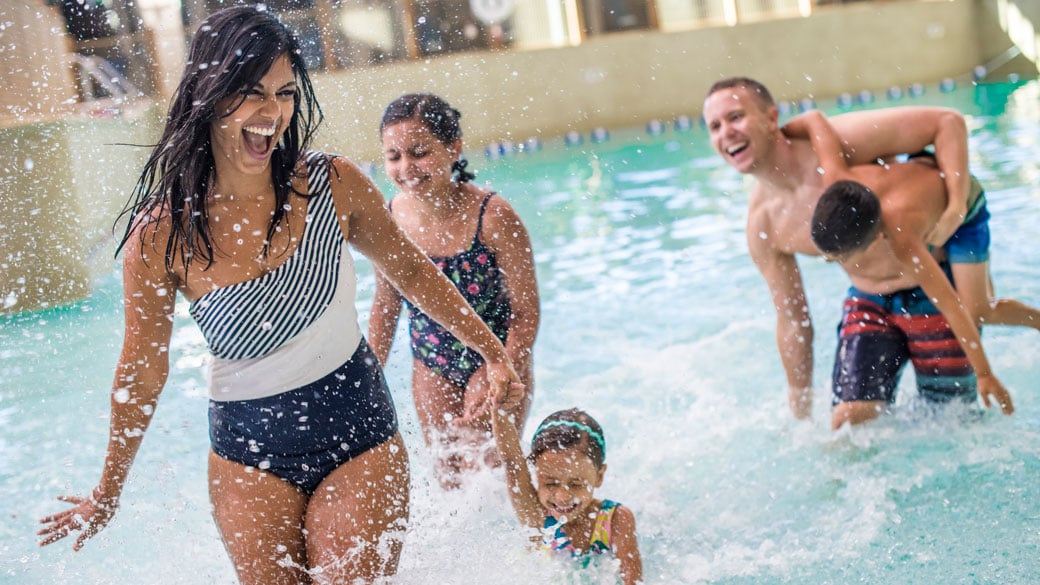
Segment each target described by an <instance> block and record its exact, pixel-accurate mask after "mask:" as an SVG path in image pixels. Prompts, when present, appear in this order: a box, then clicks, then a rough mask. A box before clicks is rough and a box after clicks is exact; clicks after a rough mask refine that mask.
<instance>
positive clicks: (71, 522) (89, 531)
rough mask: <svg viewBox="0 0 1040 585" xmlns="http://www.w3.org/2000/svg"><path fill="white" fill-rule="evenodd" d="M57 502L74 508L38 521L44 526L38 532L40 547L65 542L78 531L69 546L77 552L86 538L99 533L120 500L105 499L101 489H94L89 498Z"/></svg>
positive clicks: (70, 497) (71, 497)
mask: <svg viewBox="0 0 1040 585" xmlns="http://www.w3.org/2000/svg"><path fill="white" fill-rule="evenodd" d="M58 500H59V501H62V502H68V503H70V504H72V505H73V507H71V508H69V509H68V510H64V511H62V512H58V513H57V514H52V515H50V516H47V517H44V518H41V519H40V523H41V524H45V525H46V526H45V527H44V528H42V529H41V530H40V531H39V532H37V533H36V534H37V536H42V537H43V538H41V539H40V546H47V545H48V544H53V543H55V542H58V541H59V540H61V539H63V538H65V537H66V536H68V535H69V534H70V533H72V532H73V531H76V530H79V531H81V532H80V535H79V536H78V537H77V538H76V542H75V543H73V545H72V550H76V551H78V550H79V549H81V548H83V545H84V544H85V543H86V542H87V540H88V539H89V538H91V537H92V536H94V535H95V534H97V533H98V532H101V530H102V529H103V528H104V527H105V526H106V525H107V524H108V522H109V520H111V519H112V516H114V515H115V513H116V508H118V507H119V498H118V497H111V496H104V495H103V494H101V487H100V486H99V487H96V488H94V491H93V492H92V493H91V495H90V497H87V498H81V497H79V496H58Z"/></svg>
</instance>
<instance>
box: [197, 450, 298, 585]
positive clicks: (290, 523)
mask: <svg viewBox="0 0 1040 585" xmlns="http://www.w3.org/2000/svg"><path fill="white" fill-rule="evenodd" d="M209 497H210V501H211V502H212V504H213V517H214V519H215V520H216V522H217V529H218V530H219V531H220V536H221V538H222V539H223V540H224V546H225V547H226V548H227V551H228V555H229V556H230V557H231V562H232V563H234V565H235V571H236V572H237V573H238V580H239V582H240V583H241V584H242V585H254V584H255V585H265V584H271V585H302V584H306V583H310V579H309V577H308V575H307V573H306V571H305V567H307V553H306V545H305V542H304V534H303V526H304V514H305V512H306V509H307V495H306V494H304V493H303V492H302V491H300V490H299V489H297V488H296V487H294V486H293V485H291V484H289V483H288V482H286V481H284V480H282V479H281V478H278V477H276V476H274V475H272V474H270V473H266V472H263V471H261V470H259V469H256V468H250V467H247V466H245V465H242V464H240V463H235V462H233V461H229V460H227V459H224V458H223V457H220V456H219V455H217V454H215V453H213V452H212V451H210V454H209Z"/></svg>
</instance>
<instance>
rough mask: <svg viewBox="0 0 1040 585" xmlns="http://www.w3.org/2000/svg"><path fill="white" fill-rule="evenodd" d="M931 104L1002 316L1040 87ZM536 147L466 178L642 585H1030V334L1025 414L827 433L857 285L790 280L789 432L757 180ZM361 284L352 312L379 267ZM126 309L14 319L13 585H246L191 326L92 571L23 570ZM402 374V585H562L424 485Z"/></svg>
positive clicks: (92, 435)
mask: <svg viewBox="0 0 1040 585" xmlns="http://www.w3.org/2000/svg"><path fill="white" fill-rule="evenodd" d="M926 89H927V91H926V92H924V93H923V94H922V95H920V96H918V97H917V98H915V99H916V101H915V102H914V103H930V104H941V105H947V106H951V107H955V108H957V109H959V110H961V111H962V112H964V113H965V114H966V115H967V116H968V120H969V127H970V130H971V138H970V140H971V162H972V167H973V170H974V172H975V173H976V174H977V175H978V176H979V178H980V179H981V180H982V182H983V183H984V184H985V186H986V187H987V193H988V198H989V204H990V210H991V212H992V213H993V219H992V220H991V227H992V229H993V261H992V268H993V275H994V280H995V284H996V287H997V290H998V292H999V293H1000V294H1002V295H1004V296H1010V297H1015V298H1019V299H1022V300H1024V301H1026V302H1029V303H1031V304H1033V305H1037V304H1040V292H1038V290H1040V289H1038V287H1037V283H1038V282H1040V268H1038V267H1040V250H1038V249H1037V247H1036V246H1035V242H1036V241H1037V239H1038V238H1040V221H1038V219H1040V211H1038V209H1040V206H1038V203H1040V187H1037V185H1040V164H1038V163H1037V162H1036V157H1035V154H1036V152H1037V147H1038V142H1040V105H1038V104H1040V84H1038V83H1037V82H1029V83H1020V84H1015V85H992V86H979V87H971V86H967V85H965V86H962V87H961V88H959V89H957V90H956V91H952V92H949V93H944V92H941V91H939V89H938V88H937V87H934V86H932V87H928V88H926ZM823 105H824V106H825V107H826V109H827V110H828V112H829V113H832V114H833V113H837V112H839V111H841V108H839V107H838V106H837V105H834V104H823ZM872 105H887V104H886V103H884V100H882V99H879V100H878V101H877V102H875V103H874V104H872ZM853 107H854V106H853ZM542 146H543V147H542V148H541V149H533V150H531V151H528V152H517V153H515V154H512V155H509V156H495V157H494V158H487V157H486V156H485V154H484V153H483V152H481V151H479V150H476V151H474V152H472V153H470V158H471V159H472V167H475V168H476V169H477V170H478V172H479V175H478V181H488V182H489V183H490V184H491V185H493V186H494V187H495V188H496V189H497V190H498V191H499V192H501V193H502V194H503V195H504V196H506V197H508V198H509V199H510V200H511V201H512V202H513V204H514V206H515V207H516V208H517V210H518V212H519V213H520V215H521V217H523V219H524V221H525V223H526V224H527V227H528V229H529V231H530V232H531V236H532V241H533V245H534V248H535V257H536V262H537V265H538V276H539V280H540V286H541V291H542V302H543V316H542V318H543V321H542V323H543V325H542V329H541V333H540V336H539V340H538V343H537V345H536V349H535V353H536V356H535V364H536V380H537V382H536V396H535V401H534V404H533V409H532V414H531V422H537V420H540V418H541V417H543V416H545V415H546V414H548V413H549V412H552V411H553V410H557V409H559V408H566V407H569V406H575V405H577V406H581V407H583V408H585V409H587V410H588V411H590V412H591V413H592V414H593V415H594V416H596V417H597V418H598V419H599V420H600V422H601V423H602V424H603V426H604V428H605V431H606V435H607V442H608V453H609V456H608V464H609V471H608V473H607V475H606V481H605V483H604V486H603V487H602V488H601V490H600V492H598V493H599V494H600V495H601V496H604V497H609V498H611V499H615V500H618V501H621V502H623V503H625V504H626V505H628V506H629V507H631V508H632V509H633V510H634V511H635V513H636V517H637V522H638V527H639V534H640V544H641V549H642V553H643V560H644V565H645V574H646V583H648V584H655V583H667V584H672V583H700V582H704V583H709V582H710V583H734V584H737V583H749V584H750V583H756V584H758V583H787V582H811V583H847V582H865V583H911V582H912V583H945V582H956V583H1028V582H1032V581H1033V580H1034V579H1035V575H1037V574H1038V573H1040V561H1038V558H1040V554H1038V553H1040V528H1038V527H1040V508H1038V505H1037V504H1036V502H1037V501H1040V482H1038V479H1040V397H1038V393H1037V384H1036V380H1037V379H1040V363H1038V360H1037V359H1036V356H1037V355H1040V334H1038V333H1037V332H1036V331H1033V330H1024V329H1010V328H991V329H987V331H986V333H985V336H984V340H985V342H986V346H987V350H988V351H989V353H990V355H991V359H992V361H993V364H994V367H995V368H996V370H997V373H998V374H999V375H1000V376H1001V377H1002V379H1003V381H1004V382H1005V384H1006V385H1007V386H1008V387H1009V388H1010V390H1011V392H1012V394H1013V396H1014V398H1015V400H1016V406H1017V408H1018V411H1017V412H1016V414H1015V415H1014V416H1013V417H1010V418H1004V417H1001V416H999V415H997V414H996V413H987V414H986V415H985V416H983V417H981V418H973V417H969V416H963V415H964V413H961V412H948V413H941V414H932V413H926V412H924V409H923V408H921V406H920V405H919V404H918V403H917V402H916V401H915V400H914V393H915V392H914V389H913V384H912V375H907V376H906V377H905V378H904V380H903V383H902V386H901V391H900V399H899V401H898V404H897V412H896V414H895V415H893V416H890V417H887V418H886V419H884V420H882V421H879V422H878V423H877V424H873V425H870V426H868V427H864V428H859V429H854V430H852V431H848V430H844V431H841V432H839V433H836V434H835V433H831V432H830V431H829V430H828V428H827V427H828V424H827V421H828V416H827V411H828V403H829V396H828V385H829V384H828V380H829V371H830V364H831V360H832V358H833V345H834V341H835V339H834V325H835V324H836V322H837V319H838V316H839V313H840V303H841V299H842V295H843V292H844V290H845V288H846V287H847V280H846V278H845V276H844V275H843V274H842V273H841V272H840V270H839V269H838V268H837V267H836V266H833V265H830V264H827V263H825V262H822V261H820V260H817V259H803V261H802V262H801V266H802V269H803V272H804V275H805V278H806V285H807V290H808V294H809V299H810V304H811V307H812V317H813V319H814V322H815V325H816V356H817V361H816V372H815V381H816V384H817V387H818V390H817V393H816V397H817V398H816V404H815V409H814V419H813V421H811V422H808V423H796V422H794V421H792V420H791V419H790V417H789V415H788V413H787V409H786V401H785V396H784V388H783V386H784V384H783V373H782V369H781V367H780V363H779V360H778V359H777V356H776V349H775V344H774V335H773V333H774V331H773V327H774V316H773V310H772V308H771V306H770V305H769V300H768V292H767V290H766V287H765V285H764V283H763V282H762V280H761V278H760V277H759V275H758V274H757V271H756V270H755V268H754V267H753V265H752V264H751V262H750V260H749V259H748V257H747V253H746V246H745V243H744V235H743V222H744V213H745V209H746V202H747V198H746V191H747V188H748V186H749V183H748V182H747V181H746V180H745V179H744V178H743V177H741V176H739V175H737V174H736V172H735V171H733V170H732V169H730V168H729V167H727V166H726V165H725V164H724V163H723V162H722V161H721V159H719V158H718V157H717V156H716V155H714V153H713V152H712V151H711V148H710V146H709V144H708V140H707V136H706V133H705V132H704V131H703V130H702V129H700V128H699V127H697V125H696V124H694V125H693V127H692V128H690V129H689V130H676V129H675V128H674V127H673V126H671V125H668V126H666V127H665V128H664V129H663V132H661V133H660V134H658V135H651V134H650V133H648V132H647V131H646V129H645V128H635V129H629V130H615V131H613V132H611V133H610V134H609V136H607V137H606V140H604V141H603V142H600V143H595V142H593V141H591V140H588V139H584V140H583V141H582V143H581V144H576V145H574V146H570V147H567V146H564V145H563V144H562V142H555V141H554V142H552V143H548V142H547V143H546V144H544V145H542ZM374 174H375V175H376V176H377V177H378V178H379V180H380V181H381V182H383V183H384V185H385V181H384V180H383V179H382V178H381V171H380V170H376V171H375V173H374ZM359 273H360V278H361V282H360V286H359V288H360V292H359V310H360V311H361V312H362V314H363V315H364V314H367V308H368V304H369V302H370V300H371V294H372V278H371V270H370V268H369V267H368V264H367V263H364V262H362V263H361V264H360V266H359ZM120 295H121V293H120V284H119V274H118V271H116V272H113V273H110V274H107V275H105V276H104V277H103V278H101V279H100V280H99V282H97V283H96V292H95V293H94V294H93V295H92V296H91V297H90V298H89V299H88V300H86V301H84V302H81V303H77V304H74V305H70V306H66V307H63V308H60V309H54V310H49V311H43V312H37V313H31V314H24V315H19V316H15V317H9V318H4V319H3V320H0V428H3V429H4V430H3V433H2V435H0V486H2V488H0V489H2V490H3V492H2V493H0V517H2V518H3V519H4V520H3V522H0V582H10V583H20V584H21V583H27V584H35V583H39V584H44V583H47V584H50V583H55V582H86V583H153V582H161V583H176V584H180V583H183V584H202V583H207V584H208V583H233V582H234V576H233V571H232V569H231V566H230V563H229V561H228V560H227V557H226V555H225V553H224V551H223V548H222V546H221V544H220V540H219V538H218V536H217V534H216V530H215V528H214V526H213V523H212V520H211V519H210V517H209V509H208V506H209V504H208V498H207V495H206V479H205V465H206V464H205V461H206V450H207V444H208V443H207V441H208V437H207V431H206V414H205V413H206V400H207V399H206V396H205V388H204V385H203V384H204V382H203V374H202V369H201V368H202V365H203V364H204V362H205V359H206V358H205V355H206V352H205V348H204V345H203V342H202V339H201V336H200V334H199V333H198V331H197V329H196V328H195V327H194V325H193V324H191V323H190V320H189V319H188V317H187V315H186V311H185V310H184V305H183V303H182V307H181V311H180V315H179V318H178V324H177V327H176V329H175V333H174V340H173V347H172V351H171V357H172V360H173V368H172V371H171V377H170V381H169V384H168V387H167V389H166V391H165V393H164V395H163V399H162V401H161V403H160V406H159V408H158V411H157V414H156V416H155V419H154V421H153V423H152V427H151V429H150V430H149V432H148V438H147V439H146V440H145V442H144V444H143V447H142V449H141V452H140V454H139V456H138V460H137V463H136V465H135V467H134V471H133V473H132V475H131V478H130V480H129V483H128V485H127V489H126V492H125V494H124V497H123V502H122V508H121V509H120V511H119V513H118V514H117V516H116V518H115V520H114V521H113V522H112V524H111V525H110V526H109V527H108V528H107V529H106V530H105V531H104V532H103V533H101V534H100V535H98V536H97V537H96V538H94V539H93V540H92V541H91V542H90V543H89V544H88V545H87V547H86V548H85V549H84V550H83V551H81V552H79V553H72V552H71V550H70V549H69V546H68V544H67V543H63V544H60V545H57V546H52V547H49V548H45V549H39V548H37V547H36V546H35V538H34V536H33V535H34V532H35V530H36V519H37V518H39V517H40V516H42V515H44V514H46V513H49V512H52V511H54V510H55V509H57V508H58V507H60V504H58V503H57V502H56V501H55V500H54V499H53V498H54V496H56V495H58V494H61V493H70V492H71V493H80V494H82V493H86V492H87V491H88V490H89V489H90V488H91V487H92V486H93V485H94V482H95V481H96V479H97V476H98V473H99V471H100V466H101V462H102V459H103V453H104V442H105V436H106V429H107V416H108V387H109V386H110V382H111V376H112V371H113V365H114V363H115V359H116V356H117V354H118V350H119V342H120V338H121V327H122V321H121V315H120V301H121V299H120ZM408 359H409V358H408V355H407V344H406V343H404V342H403V337H400V334H399V338H398V341H397V344H396V345H395V348H394V351H393V353H392V355H391V360H390V364H389V368H388V378H389V381H390V384H391V389H392V391H393V393H394V396H395V400H396V401H397V404H398V407H399V412H400V415H401V419H402V425H403V429H404V431H405V437H406V441H407V444H408V446H409V450H410V453H411V455H412V461H413V509H412V522H411V527H410V530H409V536H408V541H407V544H406V547H405V551H404V556H403V558H402V562H401V574H400V577H399V579H398V581H397V582H399V583H403V584H405V585H409V584H413V583H414V584H419V583H428V582H430V579H431V577H432V578H435V579H436V581H437V582H439V583H459V584H463V583H465V584H468V583H474V584H475V583H485V582H488V580H489V579H490V578H494V580H495V582H498V583H507V584H511V583H516V584H521V583H531V582H535V581H539V580H549V581H552V580H554V579H556V580H558V578H559V577H560V575H559V572H560V568H559V566H558V565H556V564H552V563H548V562H546V561H545V559H544V558H543V557H542V556H541V555H536V554H530V553H527V552H525V551H524V535H523V534H521V532H520V531H519V530H518V529H517V528H516V523H515V520H514V519H513V517H512V513H511V510H510V508H509V505H508V503H507V500H506V495H505V493H504V488H503V487H502V482H501V481H500V479H499V478H498V475H497V474H496V473H494V472H487V473H484V474H481V475H478V476H477V477H475V478H473V481H472V482H471V483H470V484H469V486H468V487H467V488H466V489H464V490H460V491H458V492H455V493H447V494H446V493H444V492H442V491H440V489H439V488H437V487H435V486H436V482H435V481H433V480H432V476H431V464H430V457H429V456H428V454H427V453H426V451H425V449H424V447H423V444H422V439H421V434H420V433H419V431H418V426H417V423H416V415H415V412H414V408H413V407H412V405H411V400H410V395H409V392H408V380H409V376H408ZM531 427H532V425H531V424H529V425H528V428H527V429H526V432H525V436H527V437H529V436H530V432H531ZM588 580H589V581H591V582H597V583H600V582H601V583H611V580H610V578H609V577H606V576H601V575H592V576H589V579H588Z"/></svg>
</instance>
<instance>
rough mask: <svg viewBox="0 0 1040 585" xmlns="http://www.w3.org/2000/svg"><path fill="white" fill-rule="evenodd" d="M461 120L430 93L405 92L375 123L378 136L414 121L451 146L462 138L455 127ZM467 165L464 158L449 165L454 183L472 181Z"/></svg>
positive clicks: (457, 126) (446, 103) (438, 97)
mask: <svg viewBox="0 0 1040 585" xmlns="http://www.w3.org/2000/svg"><path fill="white" fill-rule="evenodd" d="M461 117H462V114H461V113H460V112H459V111H458V110H456V109H455V108H453V107H451V105H450V104H448V102H446V101H444V99H443V98H441V97H440V96H436V95H434V94H432V93H409V94H405V95H403V96H401V97H399V98H397V99H396V100H394V101H392V102H390V105H388V106H387V107H386V111H384V112H383V119H382V120H381V121H380V122H379V134H380V136H382V134H383V130H385V129H386V127H387V126H392V125H394V124H397V123H398V122H405V121H408V120H416V121H419V122H422V124H423V126H426V128H427V129H428V130H429V131H430V133H431V134H433V135H434V137H436V138H437V140H439V141H440V142H441V144H444V145H445V146H451V145H452V144H455V141H456V140H459V139H460V138H462V126H461V125H460V124H459V118H461ZM468 164H469V162H468V161H467V160H466V159H464V158H460V159H459V160H457V161H455V162H454V163H453V164H452V165H451V170H452V172H454V173H456V176H455V180H456V181H458V182H460V183H465V182H467V181H471V180H473V179H474V178H476V175H475V174H473V173H471V172H468V171H467V170H466V165H468Z"/></svg>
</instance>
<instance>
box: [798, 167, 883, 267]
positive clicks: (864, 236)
mask: <svg viewBox="0 0 1040 585" xmlns="http://www.w3.org/2000/svg"><path fill="white" fill-rule="evenodd" d="M880 229H881V201H880V200H879V199H878V197H877V195H875V194H874V192H873V191H871V190H870V188H869V187H867V186H866V185H864V184H863V183H857V182H856V181H837V182H835V183H834V184H833V185H831V186H830V187H827V189H826V190H825V191H824V192H823V195H822V196H821V197H820V201H819V202H818V203H817V204H816V209H815V210H814V211H813V217H812V241H813V243H814V244H816V247H817V248H819V249H820V251H821V252H823V253H824V254H833V255H840V254H848V253H850V252H855V251H857V250H860V249H863V248H865V247H866V246H867V245H869V244H870V242H872V241H873V240H874V238H875V237H876V236H877V233H878V230H880Z"/></svg>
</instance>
